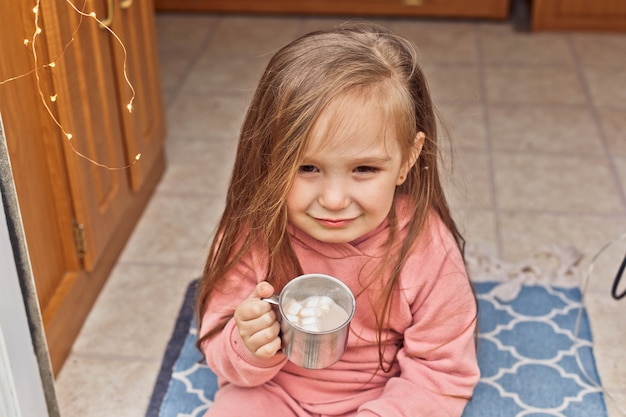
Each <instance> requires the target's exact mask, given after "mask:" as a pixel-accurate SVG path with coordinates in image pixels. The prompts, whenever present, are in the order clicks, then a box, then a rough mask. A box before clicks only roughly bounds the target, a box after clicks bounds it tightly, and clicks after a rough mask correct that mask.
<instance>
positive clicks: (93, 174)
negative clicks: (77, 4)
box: [41, 0, 131, 271]
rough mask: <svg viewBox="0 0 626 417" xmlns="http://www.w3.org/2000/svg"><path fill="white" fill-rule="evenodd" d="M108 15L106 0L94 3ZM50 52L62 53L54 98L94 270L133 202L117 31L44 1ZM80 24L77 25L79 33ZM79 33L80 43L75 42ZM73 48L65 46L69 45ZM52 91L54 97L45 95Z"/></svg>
mask: <svg viewBox="0 0 626 417" xmlns="http://www.w3.org/2000/svg"><path fill="white" fill-rule="evenodd" d="M89 6H90V7H95V10H93V9H92V10H88V12H90V11H95V12H96V15H97V16H106V15H107V14H109V13H110V12H111V11H110V10H107V2H106V1H105V0H98V1H95V2H94V1H90V2H89ZM41 7H42V18H43V21H44V22H45V31H46V33H48V34H52V33H54V34H58V36H50V35H48V36H46V38H45V39H46V42H47V46H48V50H49V54H50V56H51V57H53V58H52V59H55V58H54V57H60V56H63V58H62V61H61V60H60V62H58V64H57V65H55V67H54V77H53V82H54V87H55V88H56V90H55V91H54V92H50V94H52V93H54V94H56V95H57V100H56V102H54V103H51V106H52V105H54V107H55V109H56V110H57V111H58V118H59V120H60V121H62V126H63V127H62V129H61V130H63V132H62V133H63V135H65V134H67V133H69V134H71V135H72V137H71V139H67V140H65V146H64V148H65V159H66V163H67V169H68V177H69V181H70V187H71V192H72V195H73V202H74V211H75V222H76V224H77V240H78V242H77V244H78V246H79V248H78V250H79V252H80V256H82V258H83V264H84V268H85V269H86V270H87V271H92V270H93V269H94V268H95V266H96V264H97V263H98V259H99V258H100V257H101V255H102V253H103V252H104V250H105V249H106V246H107V244H108V242H110V240H111V238H112V236H113V234H114V233H115V232H116V227H117V225H118V224H119V223H120V221H121V220H122V217H123V216H124V215H125V212H126V210H127V206H128V205H129V204H130V199H131V190H130V187H129V184H128V179H127V176H128V173H127V169H120V168H123V167H125V166H127V165H128V164H129V162H128V160H127V158H126V153H125V148H124V142H123V140H122V139H123V135H124V132H123V129H122V122H121V120H120V117H121V116H120V115H121V113H122V110H121V109H120V108H119V105H118V100H117V99H116V97H117V94H118V88H117V79H116V76H115V73H116V70H117V68H116V66H115V62H114V59H113V46H114V45H113V44H112V42H111V40H110V38H111V35H110V34H109V33H108V32H107V31H106V30H104V29H102V28H100V27H99V25H98V24H96V23H95V22H93V21H91V20H87V19H86V18H85V17H83V16H81V15H80V14H78V13H76V12H75V11H74V10H73V9H72V8H71V6H69V5H68V4H67V3H66V2H59V1H55V2H50V1H46V2H42V3H41ZM75 28H78V30H75ZM72 38H73V41H72V42H71V43H69V42H70V41H71V39H72ZM67 45H69V47H67V48H66V46H67ZM46 95H47V94H46Z"/></svg>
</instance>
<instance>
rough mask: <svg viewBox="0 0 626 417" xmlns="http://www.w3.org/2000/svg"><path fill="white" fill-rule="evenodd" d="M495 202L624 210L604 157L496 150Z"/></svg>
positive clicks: (575, 209) (535, 207)
mask: <svg viewBox="0 0 626 417" xmlns="http://www.w3.org/2000/svg"><path fill="white" fill-rule="evenodd" d="M493 158H494V175H495V184H496V192H497V196H496V199H497V201H498V206H499V207H500V208H502V209H505V210H543V211H558V212H562V213H565V214H568V213H569V214H571V213H596V214H614V215H615V214H623V213H624V207H623V204H622V201H621V199H620V198H619V194H618V185H617V184H616V182H615V178H614V177H613V174H612V172H611V168H610V165H609V163H608V161H607V160H606V158H603V157H593V156H585V155H581V156H569V157H561V156H558V157H557V156H546V155H540V154H511V153H504V152H495V153H494V154H493Z"/></svg>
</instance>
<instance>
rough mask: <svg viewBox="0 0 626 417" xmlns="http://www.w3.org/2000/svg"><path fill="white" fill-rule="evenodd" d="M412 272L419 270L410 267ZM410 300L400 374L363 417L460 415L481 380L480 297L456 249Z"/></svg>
mask: <svg viewBox="0 0 626 417" xmlns="http://www.w3.org/2000/svg"><path fill="white" fill-rule="evenodd" d="M409 273H413V274H416V273H419V272H417V271H409ZM418 293H419V294H418V295H417V296H416V298H415V299H414V300H412V301H409V300H407V302H409V304H410V310H411V315H412V324H411V325H410V326H409V327H408V328H407V329H406V331H405V333H404V343H403V346H402V348H401V349H400V351H399V352H398V356H397V360H398V363H399V366H400V374H399V375H398V376H397V377H393V378H391V379H389V380H388V381H387V383H386V385H385V388H384V391H383V394H382V395H381V396H380V397H379V398H377V399H375V400H373V401H370V402H367V403H365V404H363V405H362V406H361V407H360V408H359V412H358V414H357V415H358V416H359V417H366V416H380V417H384V416H389V417H395V416H412V417H459V416H461V414H462V413H463V409H464V408H465V405H466V404H467V401H468V400H469V399H470V398H471V396H472V392H473V390H474V387H475V385H476V383H477V382H478V378H479V370H478V365H477V359H476V345H475V337H474V332H475V328H476V321H477V309H476V301H475V297H474V294H473V291H472V289H471V284H470V282H469V279H468V277H467V273H466V270H465V267H464V264H463V261H462V258H461V254H460V253H459V252H458V250H457V249H456V248H454V249H451V250H450V252H449V253H448V255H446V256H445V259H444V261H443V264H441V269H440V271H439V273H438V274H436V278H435V279H433V280H431V282H429V283H428V285H426V286H424V287H422V288H421V289H420V291H419V292H418Z"/></svg>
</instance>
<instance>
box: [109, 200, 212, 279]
mask: <svg viewBox="0 0 626 417" xmlns="http://www.w3.org/2000/svg"><path fill="white" fill-rule="evenodd" d="M223 205H224V197H223V196H221V195H218V194H211V195H193V196H188V195H176V194H166V193H160V194H157V195H155V196H154V197H153V198H152V201H151V202H150V204H149V206H148V208H147V209H146V211H145V213H144V215H143V216H142V218H141V220H140V221H139V223H138V225H137V227H136V228H135V231H134V232H133V235H132V236H131V238H130V240H129V242H128V244H127V245H126V248H125V249H124V252H123V253H122V256H121V258H120V262H124V263H152V264H157V265H158V264H162V265H170V266H188V267H191V268H196V269H198V270H199V269H201V268H202V265H203V264H204V261H205V258H206V254H207V250H208V247H209V244H210V239H211V237H212V236H213V232H214V229H215V226H216V224H217V221H218V220H219V216H220V215H221V212H222V209H223Z"/></svg>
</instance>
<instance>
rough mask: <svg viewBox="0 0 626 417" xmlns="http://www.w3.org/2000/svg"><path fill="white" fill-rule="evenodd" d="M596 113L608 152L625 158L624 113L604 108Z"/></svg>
mask: <svg viewBox="0 0 626 417" xmlns="http://www.w3.org/2000/svg"><path fill="white" fill-rule="evenodd" d="M624 88H626V86H625V87H624ZM597 111H598V116H599V117H600V123H601V124H602V129H603V131H604V138H605V140H606V143H607V145H608V147H609V151H610V152H611V154H612V155H621V156H626V111H625V110H617V109H610V108H606V107H600V108H598V109H597Z"/></svg>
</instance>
